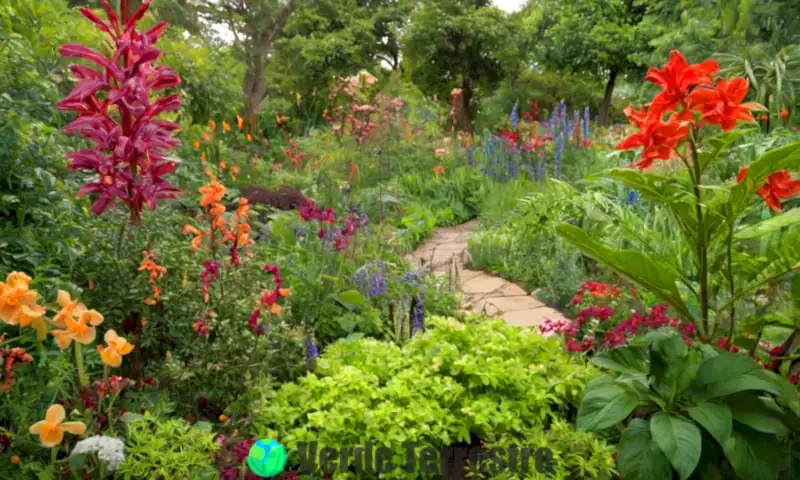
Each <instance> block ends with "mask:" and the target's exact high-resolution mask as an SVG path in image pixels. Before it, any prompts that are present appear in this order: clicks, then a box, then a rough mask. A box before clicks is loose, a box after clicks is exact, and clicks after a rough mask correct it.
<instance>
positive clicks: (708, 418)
mask: <svg viewBox="0 0 800 480" xmlns="http://www.w3.org/2000/svg"><path fill="white" fill-rule="evenodd" d="M688 412H689V416H690V417H691V418H692V420H694V421H695V422H697V423H699V424H700V425H701V426H702V427H703V428H705V429H706V431H707V432H708V433H710V434H711V436H712V437H714V440H716V441H717V442H719V444H720V445H725V442H727V441H728V437H730V435H731V430H733V418H732V417H733V416H732V414H731V409H730V408H728V406H727V405H723V404H721V403H711V402H706V403H702V404H700V405H698V406H696V407H692V408H690V409H689V410H688Z"/></svg>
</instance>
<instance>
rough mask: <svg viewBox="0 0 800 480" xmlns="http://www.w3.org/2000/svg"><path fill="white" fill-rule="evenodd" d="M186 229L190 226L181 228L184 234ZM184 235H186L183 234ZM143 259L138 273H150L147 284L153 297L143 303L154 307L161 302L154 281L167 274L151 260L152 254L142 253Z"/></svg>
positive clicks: (159, 291)
mask: <svg viewBox="0 0 800 480" xmlns="http://www.w3.org/2000/svg"><path fill="white" fill-rule="evenodd" d="M186 227H191V226H190V225H186V226H184V227H183V231H184V232H186ZM184 235H186V233H184ZM142 254H143V256H144V258H142V263H141V264H140V265H139V271H140V272H143V271H147V272H149V273H150V276H149V278H148V283H150V287H151V288H152V290H153V296H152V297H150V298H147V299H145V301H144V303H145V304H146V305H155V304H157V303H158V302H159V300H161V288H160V287H159V286H158V285H157V284H156V280H158V279H161V278H162V277H164V275H165V274H166V273H167V269H166V268H165V267H162V266H161V265H158V264H157V263H156V262H155V261H154V260H153V256H154V254H153V252H148V251H144V252H142Z"/></svg>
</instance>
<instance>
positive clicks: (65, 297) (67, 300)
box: [53, 290, 103, 329]
mask: <svg viewBox="0 0 800 480" xmlns="http://www.w3.org/2000/svg"><path fill="white" fill-rule="evenodd" d="M57 298H58V305H59V306H60V307H61V311H60V312H58V313H57V314H56V316H55V317H53V326H55V327H58V328H61V329H64V328H66V319H67V317H69V318H70V319H73V320H74V318H75V317H78V318H79V319H83V320H85V321H86V323H89V324H91V325H95V326H97V325H100V324H101V323H103V315H102V314H100V312H98V311H97V310H89V309H88V308H86V305H84V304H83V303H80V302H78V300H73V299H72V298H71V297H70V295H69V293H68V292H65V291H64V290H59V291H58V297H57Z"/></svg>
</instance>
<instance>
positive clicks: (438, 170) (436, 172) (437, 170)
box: [433, 165, 444, 178]
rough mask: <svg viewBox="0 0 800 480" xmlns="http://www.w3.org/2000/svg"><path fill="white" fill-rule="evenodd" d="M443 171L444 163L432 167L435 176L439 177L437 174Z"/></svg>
mask: <svg viewBox="0 0 800 480" xmlns="http://www.w3.org/2000/svg"><path fill="white" fill-rule="evenodd" d="M443 173H444V165H436V166H435V167H433V174H434V175H436V178H439V175H441V174H443Z"/></svg>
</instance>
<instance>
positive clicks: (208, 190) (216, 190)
mask: <svg viewBox="0 0 800 480" xmlns="http://www.w3.org/2000/svg"><path fill="white" fill-rule="evenodd" d="M199 191H200V193H202V194H203V198H201V199H200V206H201V207H207V206H209V205H211V204H212V203H216V202H219V201H220V200H222V197H224V196H225V187H224V186H222V184H220V183H219V182H218V181H217V179H212V180H211V183H209V184H208V185H206V186H205V187H200V190H199Z"/></svg>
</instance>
